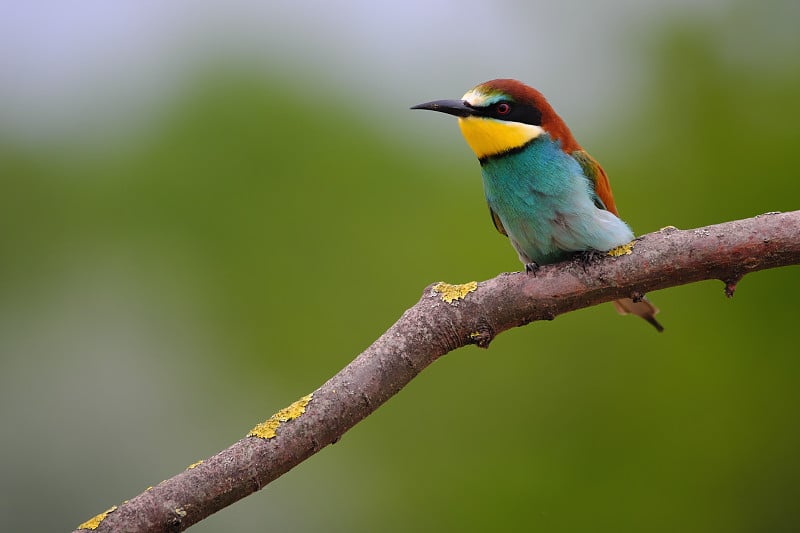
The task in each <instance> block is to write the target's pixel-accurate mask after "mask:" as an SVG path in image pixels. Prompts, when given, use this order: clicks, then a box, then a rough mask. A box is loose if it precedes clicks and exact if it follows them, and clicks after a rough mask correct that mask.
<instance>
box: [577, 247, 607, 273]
mask: <svg viewBox="0 0 800 533" xmlns="http://www.w3.org/2000/svg"><path fill="white" fill-rule="evenodd" d="M604 255H605V253H604V252H598V251H597V250H583V251H582V252H578V253H577V254H575V257H576V259H577V261H578V263H579V264H580V265H581V266H582V267H583V268H584V269H586V267H587V266H589V265H591V264H592V263H594V262H595V261H597V260H598V259H601V258H602V257H603V256H604Z"/></svg>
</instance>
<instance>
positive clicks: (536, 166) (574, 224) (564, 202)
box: [411, 79, 664, 331]
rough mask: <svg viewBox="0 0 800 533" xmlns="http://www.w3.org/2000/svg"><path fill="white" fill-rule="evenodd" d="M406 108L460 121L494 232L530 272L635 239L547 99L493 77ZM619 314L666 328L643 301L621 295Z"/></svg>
mask: <svg viewBox="0 0 800 533" xmlns="http://www.w3.org/2000/svg"><path fill="white" fill-rule="evenodd" d="M411 109H424V110H430V111H438V112H441V113H446V114H449V115H454V116H456V117H458V125H459V127H460V129H461V133H462V135H463V136H464V139H465V140H466V141H467V144H468V145H469V147H470V148H471V149H472V151H473V152H474V153H475V155H476V156H477V158H478V162H479V163H480V166H481V174H482V176H483V189H484V194H485V196H486V202H487V203H488V205H489V213H490V215H491V218H492V222H493V223H494V226H495V228H497V231H499V232H500V233H501V234H503V235H506V236H507V237H508V239H509V240H510V242H511V245H512V246H513V247H514V249H515V250H516V252H517V255H518V256H519V259H520V261H521V262H522V263H523V264H524V265H525V270H526V271H527V272H531V273H534V274H535V272H536V270H538V268H539V267H540V266H541V265H546V264H551V263H556V262H559V261H563V260H566V259H568V258H570V257H571V256H574V255H575V254H576V253H583V254H587V256H589V257H590V256H591V254H596V253H598V252H607V251H609V250H612V249H614V248H617V247H619V246H622V245H625V244H627V243H630V242H631V241H633V240H634V234H633V231H632V230H631V228H630V227H629V226H628V224H626V223H625V222H623V221H622V219H621V218H620V217H619V212H618V211H617V206H616V203H615V202H614V197H613V195H612V193H611V186H610V185H609V181H608V176H607V175H606V172H605V171H604V170H603V168H602V167H601V166H600V164H599V163H598V162H597V161H596V160H595V159H594V158H593V157H592V156H590V155H589V153H588V152H586V150H584V149H583V148H582V147H581V146H580V145H579V144H578V142H577V141H576V140H575V137H573V135H572V132H571V131H570V130H569V128H568V127H567V125H566V123H565V122H564V121H563V120H562V119H561V117H559V116H558V114H557V113H556V112H555V110H554V109H553V107H552V106H551V105H550V103H549V102H548V101H547V100H546V99H545V97H544V95H543V94H542V93H540V92H539V91H537V90H536V89H534V88H533V87H530V86H528V85H525V84H524V83H522V82H520V81H518V80H514V79H495V80H490V81H487V82H484V83H481V84H480V85H477V86H475V87H473V88H472V89H470V90H469V91H467V93H466V94H464V96H462V97H461V99H460V100H435V101H432V102H427V103H424V104H419V105H415V106H413V107H412V108H411ZM614 305H615V306H616V308H617V311H618V312H619V313H620V314H629V313H630V314H634V315H637V316H640V317H642V318H643V319H645V320H646V321H647V322H649V323H650V324H652V325H653V326H654V327H655V328H656V329H657V330H658V331H663V329H664V328H663V327H662V326H661V324H659V322H658V321H657V320H656V319H655V315H656V313H658V309H657V308H656V307H655V306H654V305H653V304H651V303H650V301H649V300H647V299H646V298H641V299H639V298H637V300H636V301H634V300H633V299H631V298H622V299H620V300H616V301H615V302H614Z"/></svg>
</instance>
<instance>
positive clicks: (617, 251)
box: [608, 241, 636, 257]
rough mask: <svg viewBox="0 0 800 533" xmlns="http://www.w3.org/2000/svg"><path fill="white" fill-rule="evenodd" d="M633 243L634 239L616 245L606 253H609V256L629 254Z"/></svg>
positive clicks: (631, 251) (634, 242)
mask: <svg viewBox="0 0 800 533" xmlns="http://www.w3.org/2000/svg"><path fill="white" fill-rule="evenodd" d="M635 244H636V241H631V242H629V243H628V244H623V245H622V246H617V247H616V248H612V249H610V250H609V251H608V255H610V256H611V257H619V256H622V255H631V254H632V253H633V246H634V245H635Z"/></svg>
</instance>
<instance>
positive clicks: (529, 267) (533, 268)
mask: <svg viewBox="0 0 800 533" xmlns="http://www.w3.org/2000/svg"><path fill="white" fill-rule="evenodd" d="M540 268H541V267H540V266H539V263H537V262H536V261H531V262H530V263H525V272H526V273H528V274H533V275H534V276H535V275H536V272H537V271H538V270H539V269H540Z"/></svg>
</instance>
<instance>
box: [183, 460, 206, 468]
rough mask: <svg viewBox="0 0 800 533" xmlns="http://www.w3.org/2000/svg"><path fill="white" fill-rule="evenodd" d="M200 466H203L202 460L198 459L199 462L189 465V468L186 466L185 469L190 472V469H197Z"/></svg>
mask: <svg viewBox="0 0 800 533" xmlns="http://www.w3.org/2000/svg"><path fill="white" fill-rule="evenodd" d="M201 464H203V460H202V459H200V460H199V461H197V462H196V463H192V464H190V465H189V466H187V467H186V470H191V469H192V468H197V467H198V466H200V465H201Z"/></svg>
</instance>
